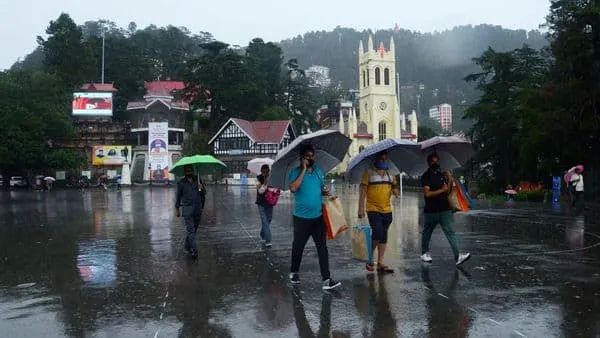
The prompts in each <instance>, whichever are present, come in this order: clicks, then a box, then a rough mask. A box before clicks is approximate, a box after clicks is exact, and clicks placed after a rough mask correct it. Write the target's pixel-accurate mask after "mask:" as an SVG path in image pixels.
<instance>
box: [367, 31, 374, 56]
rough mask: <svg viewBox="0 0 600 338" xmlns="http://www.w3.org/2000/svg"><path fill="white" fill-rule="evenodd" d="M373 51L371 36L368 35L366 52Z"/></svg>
mask: <svg viewBox="0 0 600 338" xmlns="http://www.w3.org/2000/svg"><path fill="white" fill-rule="evenodd" d="M372 50H373V36H372V35H371V34H369V42H367V52H370V51H372Z"/></svg>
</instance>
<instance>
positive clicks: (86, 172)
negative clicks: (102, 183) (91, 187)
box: [81, 170, 92, 180]
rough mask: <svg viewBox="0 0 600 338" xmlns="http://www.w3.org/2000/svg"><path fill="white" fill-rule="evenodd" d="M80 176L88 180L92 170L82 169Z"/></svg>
mask: <svg viewBox="0 0 600 338" xmlns="http://www.w3.org/2000/svg"><path fill="white" fill-rule="evenodd" d="M81 176H85V177H87V178H88V180H91V179H92V171H91V170H83V171H82V172H81Z"/></svg>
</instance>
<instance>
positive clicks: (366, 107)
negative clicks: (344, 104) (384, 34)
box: [337, 36, 418, 173]
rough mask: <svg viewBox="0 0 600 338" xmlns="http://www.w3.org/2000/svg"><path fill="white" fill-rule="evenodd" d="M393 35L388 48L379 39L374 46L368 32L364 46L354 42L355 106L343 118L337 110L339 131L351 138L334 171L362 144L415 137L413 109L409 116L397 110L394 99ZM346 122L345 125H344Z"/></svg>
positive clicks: (395, 95)
mask: <svg viewBox="0 0 600 338" xmlns="http://www.w3.org/2000/svg"><path fill="white" fill-rule="evenodd" d="M395 54H396V53H395V46H394V38H393V37H392V38H391V39H390V42H389V49H386V48H385V45H384V43H383V42H380V44H379V47H378V48H377V49H375V48H374V45H373V37H372V36H369V40H368V42H367V48H366V49H365V48H364V46H363V42H362V41H360V43H359V46H358V76H359V84H360V96H359V109H360V114H357V112H356V109H354V108H353V109H351V110H350V112H349V113H348V116H347V118H346V117H345V116H344V115H343V114H341V113H340V117H339V122H338V125H337V126H338V128H339V131H340V132H341V133H343V134H345V135H346V136H348V137H349V138H351V139H352V144H351V145H350V148H349V150H348V154H347V156H346V158H345V159H344V161H343V162H342V163H341V164H340V165H339V166H338V168H337V172H338V173H343V172H345V171H346V169H347V167H348V164H349V162H350V160H351V159H352V158H353V157H354V156H356V155H357V154H358V153H359V152H360V151H361V150H362V148H364V147H365V146H367V145H370V144H373V143H377V142H379V141H381V140H384V139H386V138H398V139H400V138H404V139H413V140H414V141H415V142H416V141H417V136H418V135H417V130H418V121H417V114H416V112H415V111H413V112H412V113H411V114H409V116H408V117H407V116H405V114H403V113H401V110H400V101H399V100H398V95H397V92H396V89H397V81H398V79H397V76H396V55H395ZM346 124H347V125H346Z"/></svg>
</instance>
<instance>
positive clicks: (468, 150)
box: [414, 136, 475, 172]
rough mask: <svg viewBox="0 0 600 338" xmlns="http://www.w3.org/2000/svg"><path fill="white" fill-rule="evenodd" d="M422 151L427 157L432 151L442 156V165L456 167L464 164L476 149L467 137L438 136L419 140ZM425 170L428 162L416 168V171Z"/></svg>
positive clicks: (473, 154)
mask: <svg viewBox="0 0 600 338" xmlns="http://www.w3.org/2000/svg"><path fill="white" fill-rule="evenodd" d="M419 144H420V145H421V151H422V152H423V155H424V156H425V158H426V157H427V156H428V155H429V154H432V153H436V154H437V155H438V156H439V157H440V165H441V167H442V168H444V169H456V168H460V167H462V166H464V165H465V164H466V163H467V162H468V161H469V160H470V159H471V158H473V156H475V150H474V149H473V145H472V144H471V142H469V141H468V140H467V139H465V138H462V137H458V136H436V137H432V138H430V139H428V140H425V141H422V142H419ZM416 170H419V171H420V172H424V171H425V170H427V163H426V161H425V160H424V161H423V163H422V164H421V165H420V166H419V167H417V168H414V171H416Z"/></svg>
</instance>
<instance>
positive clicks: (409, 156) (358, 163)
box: [346, 138, 424, 184]
mask: <svg viewBox="0 0 600 338" xmlns="http://www.w3.org/2000/svg"><path fill="white" fill-rule="evenodd" d="M382 151H386V152H387V153H388V159H389V160H390V164H391V167H390V172H391V173H392V174H393V175H396V174H400V173H401V172H405V173H407V174H408V175H417V174H420V172H413V171H411V170H413V169H414V168H416V167H418V166H419V165H421V164H422V162H423V161H424V159H423V155H422V153H421V146H420V145H419V144H418V143H416V142H413V141H409V140H402V139H391V138H389V139H385V140H383V141H381V142H378V143H375V144H372V145H369V146H367V147H365V149H364V150H363V151H361V152H360V153H359V154H358V155H356V156H355V157H354V158H352V160H351V161H350V164H349V165H348V170H346V179H347V180H348V181H349V182H350V183H354V184H357V183H360V180H361V179H362V175H363V174H364V172H365V170H367V168H369V167H370V166H371V165H372V164H373V161H374V160H375V158H376V157H377V155H378V154H379V153H380V152H382Z"/></svg>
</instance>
